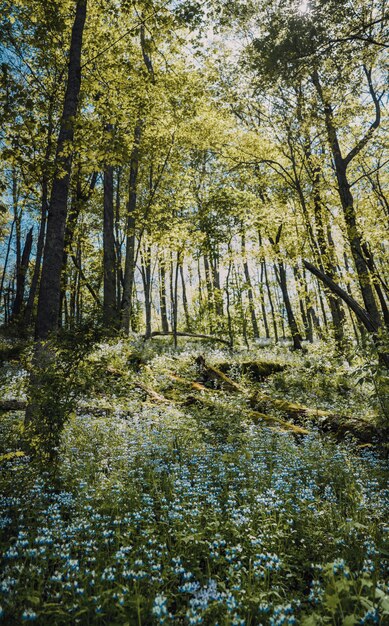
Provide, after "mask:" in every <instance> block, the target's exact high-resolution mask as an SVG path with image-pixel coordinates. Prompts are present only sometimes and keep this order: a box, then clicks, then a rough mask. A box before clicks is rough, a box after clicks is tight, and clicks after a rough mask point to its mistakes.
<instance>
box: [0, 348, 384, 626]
mask: <svg viewBox="0 0 389 626" xmlns="http://www.w3.org/2000/svg"><path fill="white" fill-rule="evenodd" d="M66 348H69V349H70V344H68V345H67V346H66ZM62 350H63V352H62V353H61V354H62V355H63V364H62V367H63V369H62V371H64V365H65V363H66V364H69V353H68V352H66V350H65V342H64V344H63V348H62ZM196 354H198V352H196V351H193V350H192V349H191V348H190V346H189V345H186V346H185V347H183V349H181V351H180V352H177V351H174V350H173V349H172V348H169V346H168V344H167V343H166V341H165V340H161V342H160V345H158V344H156V342H155V341H153V342H148V343H146V344H144V345H142V344H141V343H139V342H138V341H137V340H136V339H133V340H130V341H129V340H128V339H123V340H122V341H121V342H119V343H117V342H116V341H115V340H111V341H104V342H103V343H98V344H95V346H94V348H93V349H91V350H90V351H89V353H88V354H87V355H86V356H85V357H84V359H83V360H82V361H77V367H78V374H77V376H78V378H77V381H78V384H79V389H78V393H77V394H76V392H75V391H74V385H75V380H76V378H74V379H73V382H72V385H73V387H72V385H70V389H73V391H72V393H71V394H68V396H69V397H70V396H71V395H72V394H73V395H72V397H73V399H74V398H75V397H78V399H79V403H78V407H77V409H76V410H75V411H74V412H73V414H72V416H71V417H70V420H68V422H67V423H66V425H65V429H64V432H63V437H62V442H61V446H60V450H59V455H58V466H57V474H56V477H55V482H53V476H52V474H51V473H49V472H47V471H45V469H43V471H42V466H39V465H37V464H36V463H34V462H33V461H32V460H31V459H30V458H29V457H28V456H20V455H19V453H18V451H17V445H18V440H19V422H18V418H17V416H16V415H15V414H12V413H11V414H5V415H3V416H2V418H1V421H0V428H1V435H2V436H1V437H0V440H1V442H2V444H1V449H0V465H1V478H0V481H1V483H0V484H1V492H2V494H3V495H2V498H1V499H0V510H1V512H0V520H1V523H0V545H1V547H2V553H3V556H2V560H1V566H2V567H1V570H2V576H1V582H0V594H1V599H0V605H1V607H2V616H3V621H4V623H7V624H10V626H11V625H12V624H17V623H20V621H21V620H24V621H27V620H30V621H36V622H37V623H39V624H42V625H45V624H52V623H53V622H55V623H56V624H58V625H61V624H76V623H79V624H88V623H93V624H94V623H96V624H113V623H115V624H123V626H124V625H125V624H169V623H174V622H175V623H179V624H201V623H203V624H209V626H211V625H215V624H216V623H218V624H219V625H220V626H227V625H228V626H231V625H232V624H236V625H238V624H246V625H247V626H249V625H251V626H254V625H256V624H259V623H261V624H264V625H265V624H266V625H272V626H274V625H275V624H294V623H302V624H307V625H309V624H326V623H333V624H342V623H350V624H354V623H355V624H357V623H366V624H369V623H371V624H373V623H381V624H384V623H385V620H386V617H387V610H388V609H387V596H386V595H385V594H386V592H387V589H386V587H385V584H386V582H385V567H386V565H387V554H388V546H387V524H386V519H387V512H388V498H387V489H386V484H387V464H386V461H385V459H383V458H380V456H379V455H378V451H375V449H374V448H372V447H366V448H365V447H363V448H361V449H359V450H358V449H356V448H355V446H354V444H352V443H351V444H350V443H349V444H344V443H343V444H337V443H334V442H331V440H330V439H328V438H327V439H324V438H323V437H322V436H321V435H319V434H318V433H316V432H314V431H313V432H311V434H310V435H309V436H306V437H304V438H302V439H301V438H298V439H295V438H294V437H293V435H290V434H288V433H283V432H276V431H275V430H274V429H273V430H272V429H269V428H266V426H263V425H258V426H254V425H253V424H252V423H251V422H249V421H247V420H246V419H245V418H244V414H243V412H242V405H241V400H240V399H239V398H234V397H233V396H231V395H227V394H226V393H224V392H222V391H220V390H218V389H215V390H214V391H212V390H210V391H209V394H210V398H212V399H213V404H212V403H210V404H208V405H207V406H206V407H205V406H204V407H202V406H201V405H198V404H193V403H192V404H187V403H183V398H184V394H183V392H182V391H180V387H179V383H173V382H172V381H171V380H170V379H169V377H168V375H167V372H169V371H172V369H173V371H174V372H176V374H177V375H178V376H182V377H185V378H187V379H189V380H194V379H195V377H196V365H195V356H196ZM271 354H272V355H273V359H274V353H272V352H269V351H267V350H266V349H262V351H261V350H259V351H257V352H256V353H253V354H252V355H250V356H252V357H253V358H254V357H255V358H257V359H258V357H259V356H260V358H261V359H263V360H266V357H267V358H269V356H270V355H271ZM207 358H208V359H210V361H211V362H213V363H215V364H217V363H218V362H225V361H226V360H227V359H230V360H231V355H230V354H229V353H225V352H223V351H219V350H213V351H212V350H209V353H208V355H207ZM304 358H305V359H306V357H304ZM317 358H318V357H317V356H315V355H314V354H312V357H311V359H312V361H314V360H315V359H317ZM244 360H247V352H246V351H242V352H241V354H238V355H237V357H236V359H233V360H232V366H233V372H232V373H233V375H235V377H236V378H237V380H239V381H240V382H242V373H241V370H240V369H239V362H242V361H244ZM277 361H278V362H280V363H284V364H287V363H288V361H289V362H292V363H293V366H292V369H293V367H296V364H297V363H298V357H297V356H296V355H295V354H290V353H288V352H284V353H283V354H282V353H281V351H280V350H278V355H277ZM299 367H300V368H301V369H302V364H300V366H299ZM319 367H320V361H319V360H318V361H317V371H318V370H319ZM58 371H59V370H58ZM234 371H235V374H234ZM286 371H287V370H286ZM278 375H279V374H276V376H278ZM316 375H318V374H316ZM310 376H311V378H312V373H310ZM56 380H57V383H58V381H59V378H57V379H56ZM244 382H245V384H246V385H254V383H253V382H252V381H250V379H249V378H247V379H245V381H244ZM141 386H143V388H146V389H147V388H153V389H154V390H158V393H163V394H164V397H165V398H166V399H167V401H166V402H155V401H153V400H152V398H151V397H149V396H148V395H145V393H144V391H143V390H142V388H141ZM80 390H82V393H80ZM295 393H296V391H295ZM339 398H341V395H340V396H339V397H338V400H339ZM80 401H81V402H80ZM3 434H4V436H3ZM46 469H47V468H46ZM344 619H347V621H346V622H344V621H342V620H344ZM352 620H354V621H352Z"/></svg>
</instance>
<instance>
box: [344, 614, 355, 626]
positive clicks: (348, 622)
mask: <svg viewBox="0 0 389 626" xmlns="http://www.w3.org/2000/svg"><path fill="white" fill-rule="evenodd" d="M358 621H359V620H358V618H357V616H356V615H355V614H354V613H353V614H352V615H346V617H344V618H343V622H342V623H343V626H353V624H358Z"/></svg>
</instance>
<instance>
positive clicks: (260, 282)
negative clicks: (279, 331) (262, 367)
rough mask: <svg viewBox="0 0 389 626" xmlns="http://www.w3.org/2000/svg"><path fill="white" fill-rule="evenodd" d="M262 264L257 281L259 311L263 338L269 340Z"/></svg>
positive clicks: (262, 264)
mask: <svg viewBox="0 0 389 626" xmlns="http://www.w3.org/2000/svg"><path fill="white" fill-rule="evenodd" d="M264 264H265V262H264V261H262V262H261V276H260V280H259V297H260V301H261V311H262V319H263V325H264V327H265V337H266V339H270V332H269V324H268V321H267V313H266V306H265V294H264V290H263V283H264Z"/></svg>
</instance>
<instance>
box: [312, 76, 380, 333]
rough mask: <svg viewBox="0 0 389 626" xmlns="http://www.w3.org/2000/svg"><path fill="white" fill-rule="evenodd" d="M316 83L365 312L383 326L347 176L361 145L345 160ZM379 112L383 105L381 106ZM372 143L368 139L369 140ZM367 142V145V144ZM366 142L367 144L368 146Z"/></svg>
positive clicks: (316, 81) (329, 109) (327, 105)
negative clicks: (349, 165) (349, 166)
mask: <svg viewBox="0 0 389 626" xmlns="http://www.w3.org/2000/svg"><path fill="white" fill-rule="evenodd" d="M312 81H313V84H314V86H315V88H316V91H317V93H318V96H319V98H320V100H321V102H322V104H323V107H324V115H325V124H326V130H327V136H328V142H329V144H330V148H331V152H332V156H333V160H334V165H335V172H336V178H337V182H338V193H339V198H340V202H341V206H342V209H343V216H344V220H345V224H346V232H347V238H348V241H349V244H350V248H351V253H352V256H353V260H354V265H355V268H356V271H357V276H358V282H359V286H360V290H361V294H362V298H363V302H364V304H365V308H366V311H367V313H368V314H369V316H370V318H371V320H372V322H373V323H374V325H375V326H379V325H380V324H381V320H380V314H379V311H378V307H377V304H376V301H375V298H374V292H373V288H372V285H371V282H370V272H369V267H368V264H367V262H366V259H365V256H364V253H363V246H362V239H361V236H360V234H359V231H358V225H357V217H356V212H355V206H354V198H353V195H352V193H351V186H350V183H349V180H348V175H347V167H348V164H349V163H350V162H351V160H352V159H353V158H354V156H356V154H357V153H358V152H359V150H360V149H361V145H362V144H361V143H359V144H358V145H357V146H355V148H354V149H353V150H351V151H350V153H349V154H348V155H347V156H346V157H343V156H342V152H341V149H340V144H339V140H338V133H337V130H336V126H335V123H334V119H333V110H332V106H331V105H330V103H329V102H328V100H327V99H326V97H325V96H324V93H323V90H322V86H321V83H320V79H319V75H318V72H317V71H315V72H314V73H313V75H312ZM378 109H379V105H378ZM378 123H379V116H378ZM367 140H368V139H367ZM367 140H366V142H367ZM366 142H365V143H366Z"/></svg>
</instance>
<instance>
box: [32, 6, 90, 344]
mask: <svg viewBox="0 0 389 626" xmlns="http://www.w3.org/2000/svg"><path fill="white" fill-rule="evenodd" d="M86 7H87V2H86V0H78V1H77V4H76V15H75V19H74V23H73V28H72V36H71V44H70V51H69V66H68V77H67V86H66V93H65V99H64V105H63V112H62V117H61V123H60V131H59V135H58V141H57V150H56V157H55V174H54V180H53V185H52V190H51V198H50V205H49V213H48V221H47V236H46V242H45V248H44V254H43V265H42V276H41V282H40V289H39V299H38V311H37V319H36V326H35V337H36V339H38V340H40V339H46V338H47V337H48V335H49V334H50V333H51V332H55V331H56V329H57V327H58V317H59V309H60V292H61V270H62V259H63V251H64V235H65V225H66V217H67V202H68V195H69V186H70V174H71V169H72V154H71V152H70V150H69V146H70V145H71V144H72V143H73V138H74V123H73V122H74V117H75V115H76V113H77V108H78V100H79V94H80V86H81V50H82V38H83V32H84V26H85V20H86Z"/></svg>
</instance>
